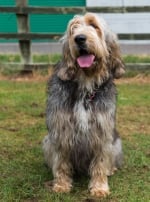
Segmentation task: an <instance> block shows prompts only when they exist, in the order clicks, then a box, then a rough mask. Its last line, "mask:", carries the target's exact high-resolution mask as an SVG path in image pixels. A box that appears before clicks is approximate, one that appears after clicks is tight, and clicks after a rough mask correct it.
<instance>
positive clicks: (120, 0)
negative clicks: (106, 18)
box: [86, 0, 150, 7]
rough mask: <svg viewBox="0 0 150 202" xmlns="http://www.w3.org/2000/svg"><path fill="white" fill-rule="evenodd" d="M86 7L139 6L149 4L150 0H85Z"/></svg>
mask: <svg viewBox="0 0 150 202" xmlns="http://www.w3.org/2000/svg"><path fill="white" fill-rule="evenodd" d="M86 6H87V7H122V6H123V7H125V6H127V7H131V6H133V7H140V6H142V7H143V6H150V0H136V1H135V0H113V1H112V0H98V1H97V0H86Z"/></svg>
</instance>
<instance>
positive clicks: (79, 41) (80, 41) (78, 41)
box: [74, 34, 86, 45]
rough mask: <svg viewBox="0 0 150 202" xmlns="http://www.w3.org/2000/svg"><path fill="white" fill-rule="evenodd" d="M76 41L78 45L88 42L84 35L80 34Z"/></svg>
mask: <svg viewBox="0 0 150 202" xmlns="http://www.w3.org/2000/svg"><path fill="white" fill-rule="evenodd" d="M74 40H75V42H76V43H77V44H78V45H83V44H84V43H85V41H86V36H85V35H84V34H80V35H77V36H76V37H75V39H74Z"/></svg>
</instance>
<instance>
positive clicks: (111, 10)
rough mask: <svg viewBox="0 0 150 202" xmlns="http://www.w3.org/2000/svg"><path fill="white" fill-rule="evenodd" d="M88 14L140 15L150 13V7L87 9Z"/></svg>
mask: <svg viewBox="0 0 150 202" xmlns="http://www.w3.org/2000/svg"><path fill="white" fill-rule="evenodd" d="M86 11H87V12H93V13H133V12H134V13H138V12H144V13H146V12H150V6H146V7H123V6H122V7H87V8H86Z"/></svg>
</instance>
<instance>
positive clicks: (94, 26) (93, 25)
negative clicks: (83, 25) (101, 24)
mask: <svg viewBox="0 0 150 202" xmlns="http://www.w3.org/2000/svg"><path fill="white" fill-rule="evenodd" d="M90 26H91V27H93V28H94V29H98V27H97V26H96V25H95V24H93V23H91V24H90Z"/></svg>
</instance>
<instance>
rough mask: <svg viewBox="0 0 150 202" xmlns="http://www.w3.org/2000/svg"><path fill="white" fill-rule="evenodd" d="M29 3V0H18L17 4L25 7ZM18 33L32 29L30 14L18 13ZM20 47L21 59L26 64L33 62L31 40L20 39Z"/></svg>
mask: <svg viewBox="0 0 150 202" xmlns="http://www.w3.org/2000/svg"><path fill="white" fill-rule="evenodd" d="M27 5H28V0H16V6H18V7H20V8H21V7H24V6H27ZM16 17H17V25H18V33H28V32H29V31H30V24H29V18H28V14H17V15H16ZM19 48H20V53H21V60H22V62H23V63H24V64H29V63H31V62H32V58H31V41H30V40H19Z"/></svg>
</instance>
